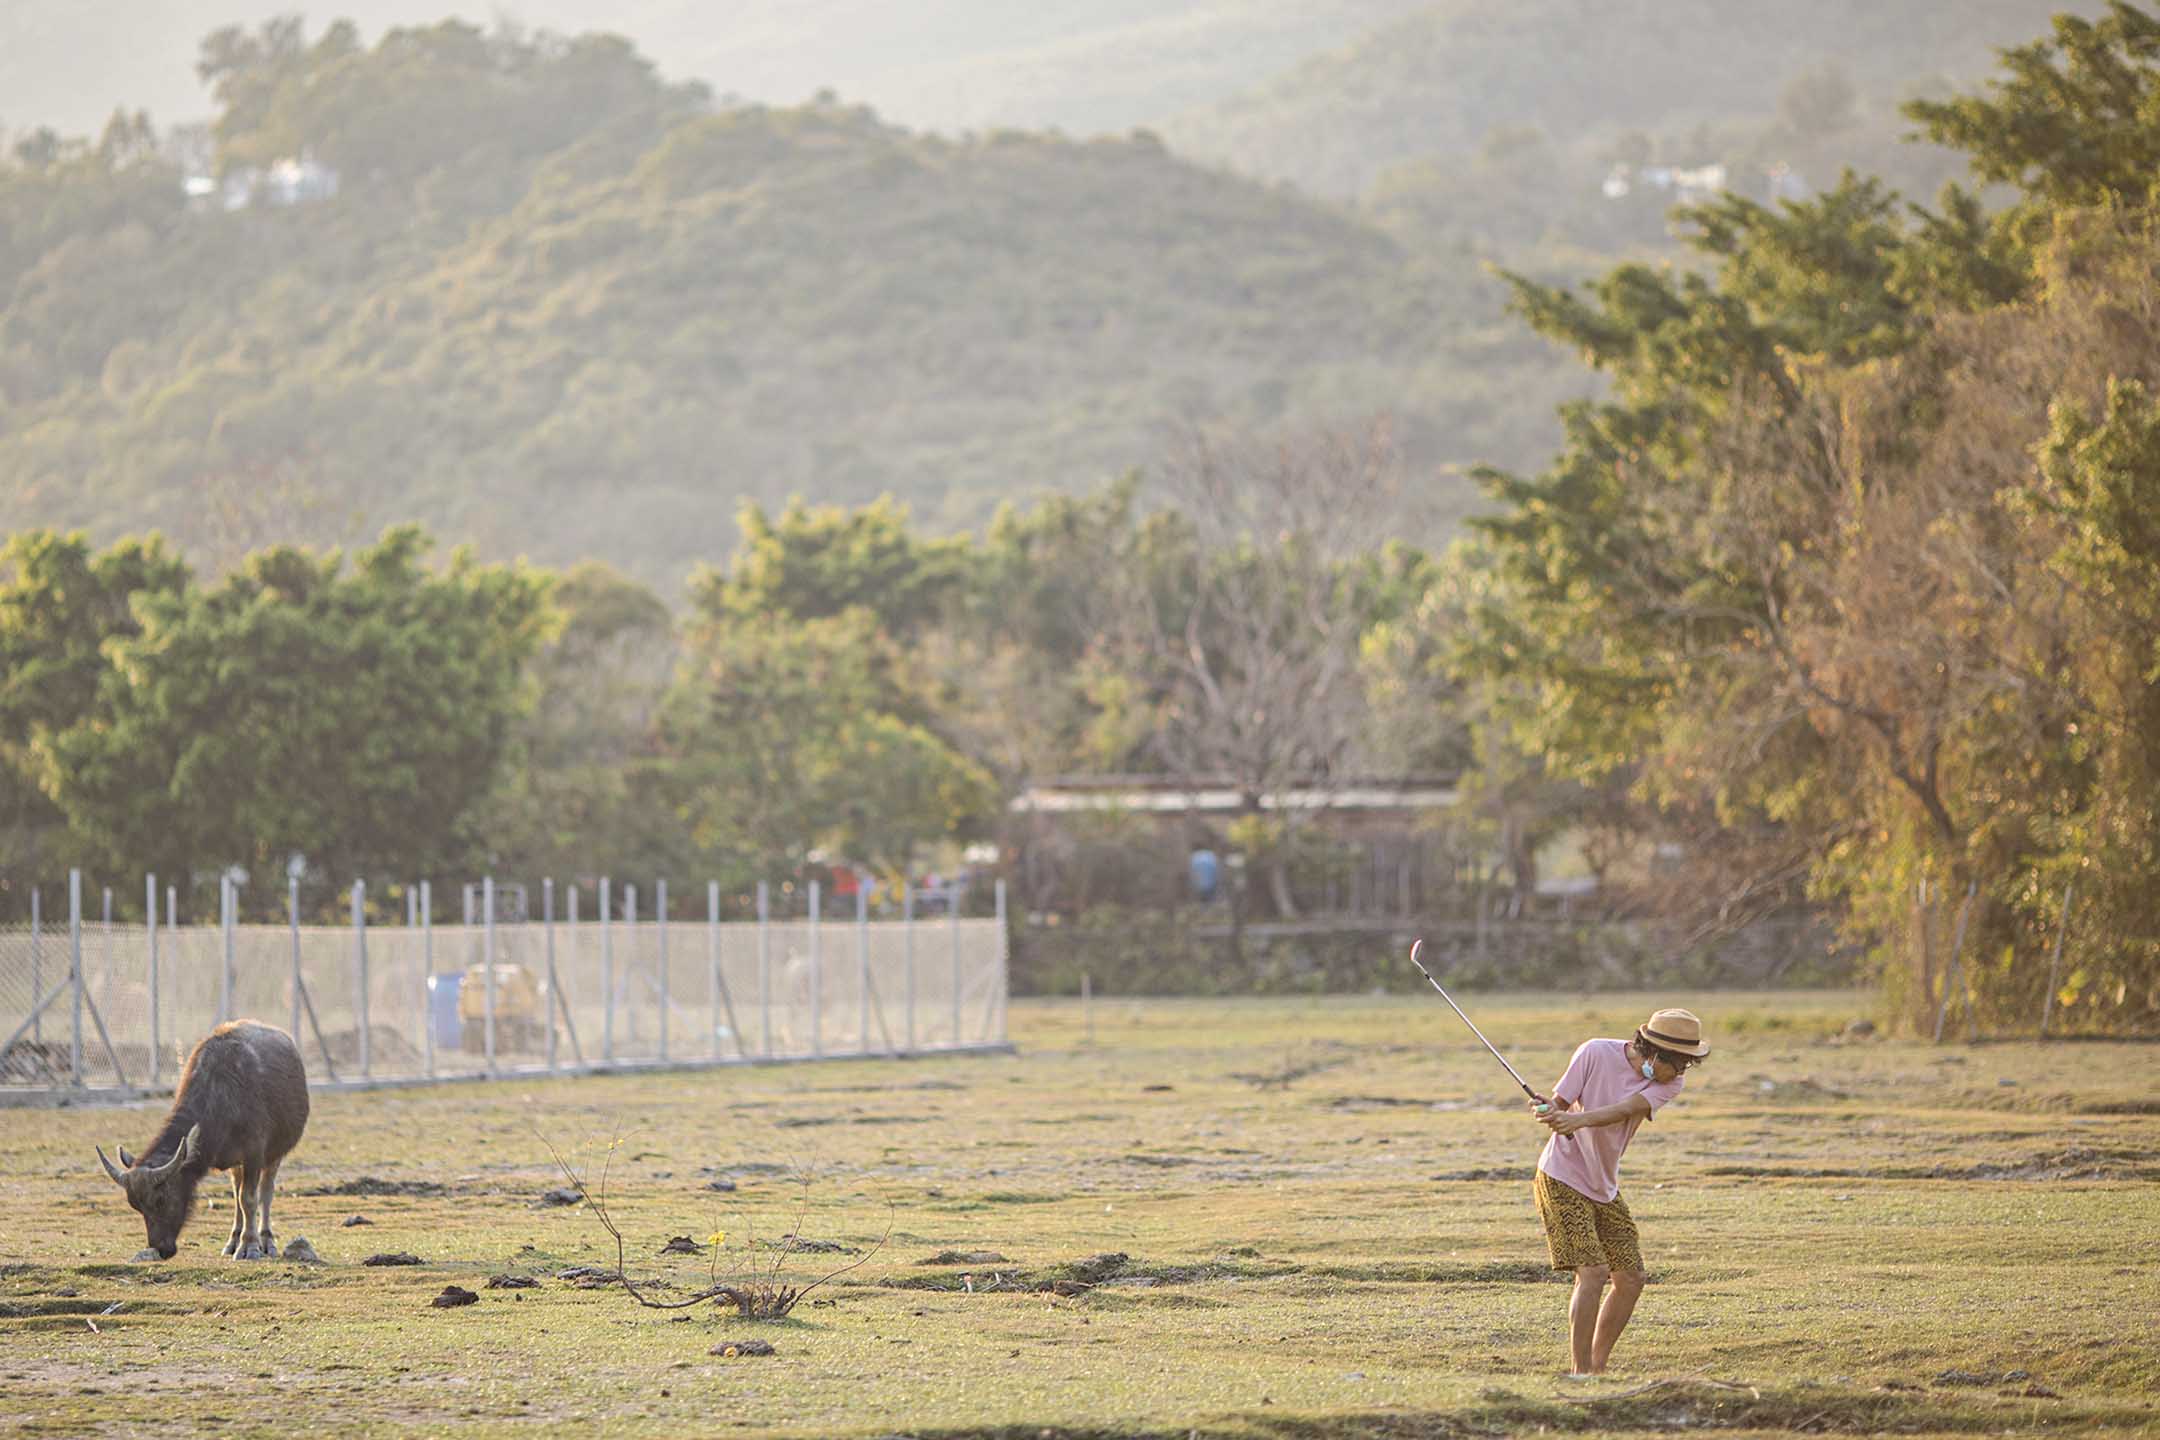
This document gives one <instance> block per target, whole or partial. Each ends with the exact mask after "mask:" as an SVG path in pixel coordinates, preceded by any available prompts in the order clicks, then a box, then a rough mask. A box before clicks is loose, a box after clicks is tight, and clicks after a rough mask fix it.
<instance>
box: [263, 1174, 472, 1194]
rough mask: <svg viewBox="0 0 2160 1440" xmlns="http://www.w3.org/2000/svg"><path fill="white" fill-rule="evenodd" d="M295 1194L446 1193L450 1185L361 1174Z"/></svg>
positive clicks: (296, 1191)
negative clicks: (351, 1178)
mask: <svg viewBox="0 0 2160 1440" xmlns="http://www.w3.org/2000/svg"><path fill="white" fill-rule="evenodd" d="M292 1193H293V1194H295V1195H447V1194H449V1193H450V1187H449V1186H447V1185H445V1184H443V1183H441V1182H440V1181H437V1180H384V1179H381V1178H379V1177H377V1176H374V1175H362V1176H361V1177H360V1178H359V1179H357V1180H344V1181H340V1182H339V1183H338V1184H335V1185H309V1186H307V1187H305V1188H303V1189H299V1190H295V1191H293V1192H292Z"/></svg>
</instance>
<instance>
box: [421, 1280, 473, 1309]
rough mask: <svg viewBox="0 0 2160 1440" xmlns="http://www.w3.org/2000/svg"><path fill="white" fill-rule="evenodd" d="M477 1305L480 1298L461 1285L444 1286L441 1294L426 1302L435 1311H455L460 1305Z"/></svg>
mask: <svg viewBox="0 0 2160 1440" xmlns="http://www.w3.org/2000/svg"><path fill="white" fill-rule="evenodd" d="M479 1303H480V1297H479V1296H478V1295H476V1294H474V1293H473V1292H472V1291H470V1290H467V1289H466V1288H465V1287H464V1286H462V1285H445V1286H443V1288H442V1294H440V1295H437V1296H436V1297H435V1298H434V1299H433V1300H430V1301H428V1304H430V1305H432V1306H434V1307H435V1308H436V1309H437V1310H455V1309H457V1308H458V1307H459V1306H460V1305H477V1304H479Z"/></svg>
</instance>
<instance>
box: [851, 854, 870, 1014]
mask: <svg viewBox="0 0 2160 1440" xmlns="http://www.w3.org/2000/svg"><path fill="white" fill-rule="evenodd" d="M855 1048H856V1049H857V1050H858V1051H860V1052H861V1053H862V1054H865V1055H867V1054H869V1053H870V894H869V892H868V891H867V890H865V889H864V888H863V883H862V878H861V877H860V876H857V877H856V880H855Z"/></svg>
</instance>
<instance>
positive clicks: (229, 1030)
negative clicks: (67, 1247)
mask: <svg viewBox="0 0 2160 1440" xmlns="http://www.w3.org/2000/svg"><path fill="white" fill-rule="evenodd" d="M307 1117H308V1088H307V1069H306V1067H305V1066H303V1065H302V1064H301V1062H300V1047H299V1046H297V1045H295V1044H293V1041H292V1037H291V1036H290V1035H287V1034H286V1033H285V1032H284V1031H283V1030H280V1029H278V1028H277V1027H276V1026H273V1025H265V1024H263V1023H262V1022H261V1021H258V1020H235V1021H233V1022H231V1023H230V1024H226V1025H220V1026H218V1027H217V1029H215V1030H213V1031H211V1032H210V1033H209V1034H208V1035H206V1036H204V1037H203V1040H202V1043H200V1044H198V1045H197V1046H196V1047H195V1052H194V1053H193V1054H191V1055H189V1056H188V1061H187V1065H186V1067H185V1068H184V1069H182V1070H181V1072H180V1089H179V1091H178V1092H177V1093H176V1094H175V1095H174V1096H173V1103H172V1113H171V1114H169V1115H167V1116H166V1117H165V1123H164V1125H162V1126H161V1127H159V1129H158V1133H157V1136H156V1138H155V1139H153V1140H152V1141H151V1142H150V1144H149V1145H148V1147H146V1148H145V1149H144V1150H143V1153H142V1158H141V1159H139V1160H138V1159H136V1158H135V1157H134V1156H132V1155H129V1154H128V1152H127V1151H125V1150H122V1151H121V1152H120V1164H121V1165H124V1166H126V1167H127V1168H126V1169H125V1170H123V1169H121V1168H119V1166H116V1165H114V1164H113V1163H112V1161H110V1160H107V1159H106V1158H105V1151H104V1149H103V1147H100V1148H99V1150H98V1152H97V1155H98V1163H100V1164H101V1165H103V1166H104V1167H105V1173H106V1174H107V1175H110V1176H111V1177H112V1180H113V1183H114V1184H115V1185H118V1186H119V1187H120V1188H121V1189H123V1190H125V1191H126V1192H127V1198H128V1204H130V1205H132V1206H134V1207H135V1209H136V1211H137V1212H138V1213H140V1214H141V1215H142V1217H143V1224H144V1225H145V1226H146V1227H147V1228H148V1230H149V1232H150V1249H152V1250H154V1251H156V1252H157V1255H158V1258H159V1259H161V1260H170V1259H172V1257H173V1252H174V1251H176V1250H178V1249H179V1248H180V1230H181V1227H182V1226H184V1225H186V1224H187V1219H188V1210H189V1208H190V1207H191V1205H192V1204H193V1202H194V1199H195V1187H196V1186H197V1185H198V1184H200V1183H201V1182H202V1177H203V1172H204V1171H206V1170H229V1171H231V1172H232V1182H233V1228H232V1238H231V1239H229V1240H227V1241H226V1242H225V1252H224V1253H225V1254H227V1255H231V1256H234V1257H235V1258H237V1259H241V1260H267V1259H272V1258H274V1257H275V1256H276V1255H277V1242H276V1240H275V1239H273V1238H272V1236H271V1234H270V1194H271V1191H272V1189H273V1188H274V1187H275V1186H276V1184H277V1172H278V1166H279V1165H280V1164H282V1163H283V1162H284V1159H285V1157H286V1155H287V1154H289V1153H290V1152H291V1150H292V1148H293V1146H295V1145H297V1144H299V1143H300V1132H301V1131H303V1130H305V1129H306V1128H307Z"/></svg>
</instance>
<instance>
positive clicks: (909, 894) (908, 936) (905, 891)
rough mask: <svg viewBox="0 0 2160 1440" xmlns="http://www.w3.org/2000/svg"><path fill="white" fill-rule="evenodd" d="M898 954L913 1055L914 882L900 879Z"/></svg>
mask: <svg viewBox="0 0 2160 1440" xmlns="http://www.w3.org/2000/svg"><path fill="white" fill-rule="evenodd" d="M900 954H901V964H902V966H903V967H904V968H905V970H906V972H907V1048H908V1053H909V1054H911V1055H912V1054H914V1053H915V882H914V881H913V880H910V879H909V878H908V877H907V876H906V875H905V874H903V875H902V876H901V877H900Z"/></svg>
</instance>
